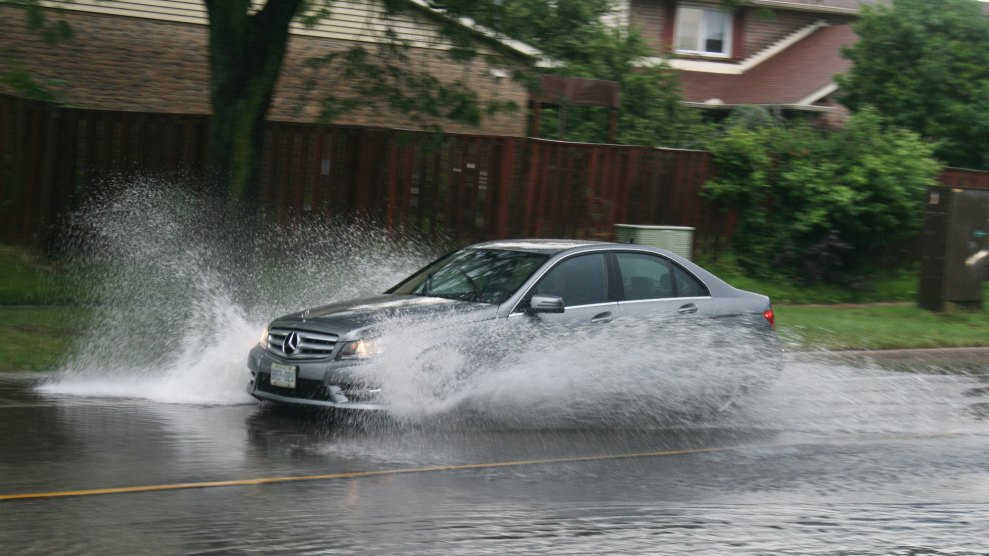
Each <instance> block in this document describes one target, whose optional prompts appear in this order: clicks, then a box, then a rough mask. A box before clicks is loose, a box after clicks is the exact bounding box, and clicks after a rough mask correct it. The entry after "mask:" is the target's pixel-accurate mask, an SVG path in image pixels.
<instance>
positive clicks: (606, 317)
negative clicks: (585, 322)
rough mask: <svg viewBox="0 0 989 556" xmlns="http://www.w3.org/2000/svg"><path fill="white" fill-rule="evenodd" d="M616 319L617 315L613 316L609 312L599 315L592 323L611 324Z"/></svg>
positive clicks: (595, 316)
mask: <svg viewBox="0 0 989 556" xmlns="http://www.w3.org/2000/svg"><path fill="white" fill-rule="evenodd" d="M614 318H615V315H613V314H611V312H610V311H609V312H607V313H598V314H596V315H594V318H592V319H591V322H611V321H612V320H613V319H614Z"/></svg>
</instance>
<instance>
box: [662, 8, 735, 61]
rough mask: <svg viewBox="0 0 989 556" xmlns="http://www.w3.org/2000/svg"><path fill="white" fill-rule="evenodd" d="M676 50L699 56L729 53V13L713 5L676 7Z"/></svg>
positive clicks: (726, 54) (729, 54)
mask: <svg viewBox="0 0 989 556" xmlns="http://www.w3.org/2000/svg"><path fill="white" fill-rule="evenodd" d="M674 44H675V45H676V51H677V52H678V53H682V54H701V55H703V56H720V57H728V56H731V13H729V12H727V11H725V10H719V9H717V8H702V7H700V6H678V7H677V13H676V38H675V39H674Z"/></svg>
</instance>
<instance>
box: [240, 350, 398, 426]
mask: <svg viewBox="0 0 989 556" xmlns="http://www.w3.org/2000/svg"><path fill="white" fill-rule="evenodd" d="M272 363H280V364H283V365H291V366H293V367H295V368H296V387H295V388H282V387H278V386H273V385H272V384H271V364H272ZM247 367H248V369H250V372H251V380H250V382H249V383H248V385H247V393H248V394H250V395H251V396H253V397H255V398H257V399H258V400H262V401H272V402H277V403H282V404H291V405H302V406H311V407H325V408H332V409H348V410H355V411H380V410H383V409H385V406H384V405H383V404H382V403H381V400H380V394H381V389H380V388H378V387H377V386H375V385H370V384H367V382H366V376H362V375H366V372H364V373H362V372H361V371H362V370H364V371H366V364H365V363H361V362H353V361H335V360H315V361H314V360H292V359H282V358H280V357H276V356H274V355H272V354H271V353H270V352H268V351H266V350H264V349H261V347H259V346H255V347H254V349H252V350H251V353H250V354H249V355H248V357H247Z"/></svg>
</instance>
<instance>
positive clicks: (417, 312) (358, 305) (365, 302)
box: [272, 294, 498, 339]
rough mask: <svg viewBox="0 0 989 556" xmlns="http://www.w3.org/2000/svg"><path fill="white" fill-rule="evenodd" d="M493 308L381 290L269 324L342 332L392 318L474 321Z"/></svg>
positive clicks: (487, 315)
mask: <svg viewBox="0 0 989 556" xmlns="http://www.w3.org/2000/svg"><path fill="white" fill-rule="evenodd" d="M497 312H498V307H497V306H496V305H490V304H487V303H471V302H467V301H458V300H454V299H444V298H441V297H422V296H415V295H393V294H382V295H375V296H371V297H364V298H360V299H352V300H349V301H341V302H338V303H331V304H329V305H322V306H320V307H313V308H311V309H306V310H304V311H299V312H298V313H292V314H290V315H286V316H284V317H281V318H279V319H276V320H275V321H274V322H273V323H272V327H280V328H296V329H307V330H319V331H324V332H329V333H333V334H337V335H340V336H343V335H345V334H347V333H349V332H356V331H360V330H363V329H365V328H368V327H371V326H374V325H378V324H383V323H386V322H388V321H393V320H395V319H417V318H419V319H421V318H429V319H432V318H436V319H440V318H454V317H456V318H467V319H468V320H470V321H477V320H486V319H491V318H494V317H495V316H496V315H497ZM342 339H346V338H342Z"/></svg>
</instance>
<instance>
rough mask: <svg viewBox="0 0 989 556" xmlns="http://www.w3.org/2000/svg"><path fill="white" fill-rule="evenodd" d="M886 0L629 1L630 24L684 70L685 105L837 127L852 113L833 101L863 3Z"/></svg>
mask: <svg viewBox="0 0 989 556" xmlns="http://www.w3.org/2000/svg"><path fill="white" fill-rule="evenodd" d="M880 1H883V0H748V1H745V2H741V3H739V4H740V5H739V6H737V7H735V8H733V9H727V8H725V7H724V6H723V5H722V3H721V2H718V1H716V0H682V1H681V0H628V1H627V2H623V10H624V11H625V12H626V13H627V16H626V17H627V20H628V22H629V24H630V25H632V26H634V27H637V28H638V29H639V31H640V32H641V33H642V35H643V36H644V37H645V38H646V40H647V41H648V43H649V44H650V46H651V47H652V48H653V49H654V50H655V52H656V58H655V59H652V60H649V61H647V63H656V62H658V61H659V60H660V59H662V58H663V57H669V58H668V61H669V62H670V64H671V65H672V66H673V67H674V68H675V69H677V70H679V71H680V77H681V83H682V86H683V95H684V98H685V101H686V102H687V103H688V104H690V105H693V106H697V107H701V108H706V109H711V110H720V109H726V108H732V107H735V106H740V105H759V106H766V107H771V108H773V109H774V110H779V111H783V112H791V113H795V112H810V113H818V114H819V115H820V116H821V117H822V118H824V119H825V120H826V121H828V122H829V123H832V124H838V123H840V122H841V121H843V120H844V118H845V117H846V115H847V113H846V111H845V109H844V108H843V107H841V106H840V105H839V104H838V103H837V102H836V101H835V99H834V94H835V92H836V89H837V85H836V84H835V81H834V76H835V75H836V74H840V73H844V72H846V71H848V69H849V68H850V67H851V62H850V61H849V60H847V59H845V58H843V57H842V55H841V50H842V48H844V47H845V46H848V45H850V44H852V43H854V42H855V40H856V35H855V32H854V31H853V30H852V23H853V22H854V21H855V20H856V18H857V17H858V12H859V7H860V5H861V4H862V3H863V2H865V3H875V2H880Z"/></svg>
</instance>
